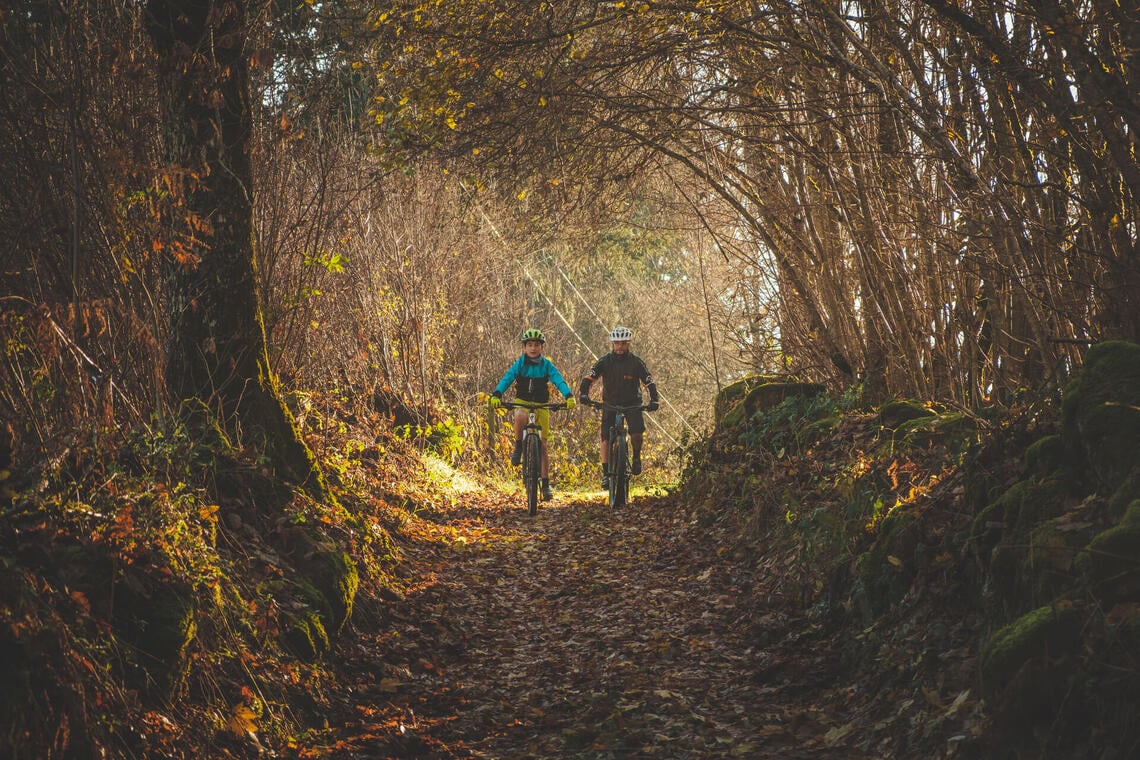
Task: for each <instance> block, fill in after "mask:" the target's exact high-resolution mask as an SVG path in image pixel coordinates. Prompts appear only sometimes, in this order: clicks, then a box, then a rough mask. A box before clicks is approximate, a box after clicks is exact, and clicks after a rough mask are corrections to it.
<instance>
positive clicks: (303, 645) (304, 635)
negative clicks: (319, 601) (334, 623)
mask: <svg viewBox="0 0 1140 760" xmlns="http://www.w3.org/2000/svg"><path fill="white" fill-rule="evenodd" d="M284 644H285V647H286V648H287V649H288V650H289V651H291V652H293V654H295V655H296V656H297V657H299V658H300V659H302V660H304V661H306V662H316V661H317V660H319V659H320V658H321V657H323V656H324V654H325V653H326V652H328V651H329V635H328V632H327V631H325V626H324V623H322V622H321V618H320V616H318V615H317V614H316V613H312V612H310V613H308V614H306V615H304V616H303V617H301V618H299V619H298V620H297V621H296V622H295V623H294V624H293V627H292V628H290V629H289V630H288V632H286V634H285V636H284Z"/></svg>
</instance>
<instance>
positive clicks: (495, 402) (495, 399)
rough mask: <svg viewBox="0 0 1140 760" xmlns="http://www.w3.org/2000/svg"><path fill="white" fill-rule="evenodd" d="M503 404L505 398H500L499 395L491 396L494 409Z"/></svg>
mask: <svg viewBox="0 0 1140 760" xmlns="http://www.w3.org/2000/svg"><path fill="white" fill-rule="evenodd" d="M502 405H503V400H502V399H501V398H499V397H498V396H491V408H492V409H498V408H499V407H500V406H502Z"/></svg>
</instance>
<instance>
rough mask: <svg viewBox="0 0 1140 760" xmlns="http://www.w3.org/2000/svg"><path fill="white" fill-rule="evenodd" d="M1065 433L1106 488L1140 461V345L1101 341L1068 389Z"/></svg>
mask: <svg viewBox="0 0 1140 760" xmlns="http://www.w3.org/2000/svg"><path fill="white" fill-rule="evenodd" d="M1062 411H1063V415H1062V416H1063V419H1062V425H1063V429H1062V435H1063V436H1064V438H1065V444H1066V446H1069V447H1071V448H1072V449H1074V450H1075V451H1076V452H1077V453H1078V454H1079V455H1080V456H1081V457H1083V459H1084V461H1085V462H1087V463H1088V466H1089V468H1090V469H1091V470H1092V472H1093V474H1094V475H1095V477H1096V480H1097V483H1098V485H1099V486H1100V488H1101V489H1102V492H1111V491H1114V490H1116V489H1117V488H1118V487H1119V486H1120V485H1121V484H1122V483H1123V482H1124V481H1125V479H1127V478H1128V476H1129V474H1130V473H1131V472H1132V470H1133V469H1134V468H1135V467H1136V465H1137V464H1138V463H1140V346H1138V345H1136V344H1135V343H1127V342H1124V341H1107V342H1104V343H1097V344H1096V345H1094V346H1093V347H1092V348H1090V349H1089V351H1088V354H1087V355H1086V356H1085V363H1084V367H1083V368H1082V370H1081V372H1080V373H1079V375H1077V376H1076V378H1074V380H1073V381H1072V382H1070V383H1069V386H1068V387H1067V388H1066V389H1065V399H1064V402H1063V405H1062Z"/></svg>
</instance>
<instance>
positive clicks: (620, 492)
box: [610, 437, 629, 509]
mask: <svg viewBox="0 0 1140 760" xmlns="http://www.w3.org/2000/svg"><path fill="white" fill-rule="evenodd" d="M628 499H629V442H628V441H627V440H626V439H625V438H624V437H621V438H618V439H617V440H615V441H614V444H613V448H612V449H611V450H610V506H611V507H613V508H615V509H616V508H618V507H623V506H625V503H626V501H627V500H628Z"/></svg>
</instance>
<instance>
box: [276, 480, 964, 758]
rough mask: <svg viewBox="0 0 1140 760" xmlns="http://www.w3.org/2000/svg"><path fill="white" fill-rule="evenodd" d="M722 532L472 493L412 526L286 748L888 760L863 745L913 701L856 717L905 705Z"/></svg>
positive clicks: (893, 727) (677, 508)
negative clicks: (397, 568) (396, 564)
mask: <svg viewBox="0 0 1140 760" xmlns="http://www.w3.org/2000/svg"><path fill="white" fill-rule="evenodd" d="M584 496H589V498H584ZM731 530H732V529H730V528H727V527H720V526H717V525H711V526H710V525H707V524H702V523H701V522H698V521H697V520H695V519H693V516H692V515H690V514H688V513H687V511H686V510H685V509H684V508H683V507H682V505H680V504H678V503H677V502H676V501H675V500H673V499H672V498H664V497H652V498H651V497H641V498H638V499H636V500H635V501H634V502H633V503H632V504H630V505H628V506H626V507H625V508H623V509H621V510H618V511H614V510H611V509H609V508H608V507H607V506H606V505H605V503H604V497H603V496H602V494H601V493H598V494H594V495H592V496H590V495H574V496H571V495H567V494H560V495H556V498H555V500H554V501H552V502H549V503H545V504H542V505H541V506H540V510H539V513H538V515H537V516H536V517H530V516H529V515H527V513H526V511H525V508H523V507H522V505H521V504H520V503H519V499H518V498H517V497H510V496H505V495H496V496H492V495H488V494H486V493H481V494H476V493H472V494H469V495H468V497H467V498H464V499H463V503H462V504H460V505H458V506H456V507H455V508H454V509H451V510H448V511H447V512H446V513H436V514H435V515H433V516H431V518H430V519H416V520H413V521H410V522H409V523H408V524H407V525H405V526H404V528H403V529H402V538H401V543H403V544H404V546H403V549H402V551H403V554H404V556H405V558H406V563H405V567H404V568H403V574H404V575H405V577H406V579H407V582H408V585H407V587H406V591H405V592H404V593H402V594H401V595H399V597H398V598H397V599H395V600H394V601H392V602H390V603H389V604H388V606H387V608H386V613H385V616H386V618H387V619H386V620H385V622H384V624H383V625H378V626H376V627H375V630H366V626H361V625H358V626H357V628H356V630H355V633H354V635H352V636H350V637H349V641H346V642H344V644H345V645H346V646H347V647H348V651H344V652H342V653H341V658H342V666H343V667H345V668H346V670H345V672H344V674H343V675H342V677H341V678H340V680H339V681H338V683H337V687H336V690H335V693H330V694H326V695H324V696H325V699H327V700H328V704H329V705H330V706H331V707H330V713H329V715H328V724H329V727H328V729H327V730H324V731H319V732H317V733H316V734H315V735H314V736H311V737H310V741H309V742H308V743H307V746H304V747H302V748H299V751H298V756H300V757H331V758H383V757H416V758H452V757H476V758H725V757H728V758H731V757H745V758H777V757H779V758H805V757H811V758H832V757H834V758H840V757H842V758H848V759H851V758H862V757H886V756H891V755H892V753H884V752H882V751H878V750H876V747H875V745H878V747H879V749H880V750H881V748H882V747H884V746H885V745H891V746H895V747H897V746H898V745H899V743H898V741H897V739H891V738H886V736H887V735H888V734H891V733H892V732H894V733H896V734H897V732H898V731H899V730H903V731H906V730H913V729H914V728H915V718H914V713H913V711H912V712H911V714H910V715H907V714H906V711H905V709H899V710H898V720H897V721H896V720H891V719H890V718H891V717H892V713H888V719H887V720H885V721H881V722H880V724H879V726H878V727H877V730H875V731H871V730H870V727H869V726H866V725H863V727H862V729H860V730H857V728H858V727H859V726H860V725H862V724H866V723H868V722H869V721H868V718H867V715H868V712H867V711H868V708H869V706H870V705H871V703H872V702H874V701H875V700H876V698H885V699H890V700H896V697H897V702H903V701H906V702H907V703H908V704H909V703H913V702H914V701H915V700H914V699H909V700H904V697H905V696H906V695H905V694H903V695H902V696H898V695H897V694H894V693H887V692H888V690H887V689H886V688H885V687H883V684H881V683H862V684H859V683H852V682H851V681H850V679H849V678H846V677H845V676H844V674H843V668H842V666H841V663H840V661H839V660H840V658H839V656H838V655H837V654H836V653H837V652H838V651H839V650H838V648H837V647H836V646H834V644H835V642H834V641H832V640H830V639H829V635H840V634H838V632H836V633H833V634H827V633H826V632H825V631H823V630H822V628H821V627H820V626H819V625H817V624H815V623H813V622H812V621H811V620H809V619H807V618H805V617H804V616H803V614H802V610H800V609H799V608H798V607H797V605H795V604H793V603H792V601H793V600H785V599H783V598H782V596H781V593H780V588H779V584H780V581H779V579H780V577H781V573H780V572H779V571H778V569H777V567H776V565H777V564H778V563H779V561H780V560H779V559H778V558H769V559H768V561H767V562H766V563H765V562H759V563H757V562H751V563H740V562H734V561H732V557H731V547H732V546H733V545H734V543H735V542H734V540H733V536H731V535H728V532H730V531H731ZM745 567H746V568H747V569H746V570H742V569H741V568H745ZM773 570H775V572H772V571H773ZM758 600H759V601H758ZM880 690H882V692H883V693H878V692H879V691H880ZM908 690H909V691H911V692H914V693H918V691H919V690H918V687H917V686H915V685H914V684H913V683H910V684H909V687H908ZM928 696H929V694H928ZM919 701H920V702H921V701H922V700H921V698H920V700H919ZM961 701H962V700H959V706H960V703H961ZM948 704H949V703H947V704H939V705H937V706H938V708H939V710H938V712H939V713H941V712H942V710H944V709H945V708H946V707H947V706H948ZM894 706H897V705H892V712H893V707H894ZM925 707H927V708H929V707H930V705H925ZM956 709H957V708H954V710H952V712H953V711H956ZM860 714H862V716H863V717H862V718H860V717H859V716H860ZM879 717H882V716H881V715H880V716H879ZM938 720H941V718H939V719H938ZM900 724H901V726H902V728H901V729H900ZM943 728H944V727H943ZM876 734H882V736H876ZM856 735H858V736H859V737H860V741H859V743H858V744H853V743H852V741H851V740H852V739H854V738H855V736H856ZM880 740H881V741H880ZM903 744H906V742H905V741H904V742H903ZM943 746H945V745H943ZM861 747H862V748H861ZM939 754H940V755H941V754H942V753H941V752H940V753H939ZM927 756H929V755H927Z"/></svg>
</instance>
